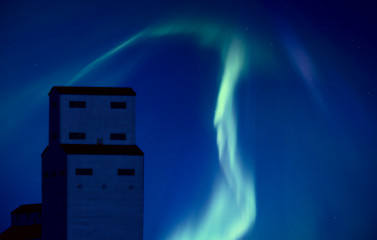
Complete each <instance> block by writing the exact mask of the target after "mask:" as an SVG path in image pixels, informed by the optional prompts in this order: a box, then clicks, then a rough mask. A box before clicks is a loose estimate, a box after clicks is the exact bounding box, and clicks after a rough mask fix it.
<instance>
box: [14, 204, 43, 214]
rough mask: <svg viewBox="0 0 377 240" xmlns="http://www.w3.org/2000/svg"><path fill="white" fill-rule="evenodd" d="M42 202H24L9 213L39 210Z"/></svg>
mask: <svg viewBox="0 0 377 240" xmlns="http://www.w3.org/2000/svg"><path fill="white" fill-rule="evenodd" d="M41 211H42V203H35V204H24V205H21V206H19V207H18V208H16V209H14V210H13V211H12V212H11V214H19V213H32V212H41Z"/></svg>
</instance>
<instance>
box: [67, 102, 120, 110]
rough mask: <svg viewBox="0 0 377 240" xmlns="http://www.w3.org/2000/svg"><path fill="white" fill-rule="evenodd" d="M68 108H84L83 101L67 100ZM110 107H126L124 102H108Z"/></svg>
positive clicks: (84, 103)
mask: <svg viewBox="0 0 377 240" xmlns="http://www.w3.org/2000/svg"><path fill="white" fill-rule="evenodd" d="M69 107H70V108H86V102H85V101H69ZM110 108H118V109H125V108H127V103H126V102H110Z"/></svg>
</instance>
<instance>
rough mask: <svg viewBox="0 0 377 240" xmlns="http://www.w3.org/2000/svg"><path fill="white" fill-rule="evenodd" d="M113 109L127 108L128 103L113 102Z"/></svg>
mask: <svg viewBox="0 0 377 240" xmlns="http://www.w3.org/2000/svg"><path fill="white" fill-rule="evenodd" d="M111 108H127V104H126V102H111Z"/></svg>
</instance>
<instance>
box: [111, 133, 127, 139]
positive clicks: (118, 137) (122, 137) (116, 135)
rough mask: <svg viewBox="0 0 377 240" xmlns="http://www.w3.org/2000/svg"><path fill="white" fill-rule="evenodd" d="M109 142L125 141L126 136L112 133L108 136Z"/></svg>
mask: <svg viewBox="0 0 377 240" xmlns="http://www.w3.org/2000/svg"><path fill="white" fill-rule="evenodd" d="M110 139H111V140H126V134H125V133H112V134H110Z"/></svg>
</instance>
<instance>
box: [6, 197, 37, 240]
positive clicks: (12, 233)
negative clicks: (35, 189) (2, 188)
mask: <svg viewBox="0 0 377 240" xmlns="http://www.w3.org/2000/svg"><path fill="white" fill-rule="evenodd" d="M41 214H42V204H40V203H39V204H27V205H21V206H19V207H18V208H16V209H15V210H13V211H12V212H11V218H12V226H11V227H10V228H8V229H7V230H5V231H4V232H3V233H1V234H0V240H40V239H41V236H42V225H41V223H42V216H41Z"/></svg>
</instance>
